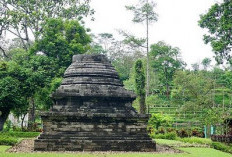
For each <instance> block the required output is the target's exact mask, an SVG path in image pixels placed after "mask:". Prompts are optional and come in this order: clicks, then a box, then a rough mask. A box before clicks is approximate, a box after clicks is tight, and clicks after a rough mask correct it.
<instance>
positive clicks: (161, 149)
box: [7, 139, 182, 154]
mask: <svg viewBox="0 0 232 157" xmlns="http://www.w3.org/2000/svg"><path fill="white" fill-rule="evenodd" d="M156 149H157V151H155V152H122V151H118V152H117V151H112V152H111V151H108V152H103V151H102V152H85V153H91V154H93V153H96V154H110V153H112V154H115V153H155V154H157V153H168V154H173V153H182V151H180V150H177V149H174V148H172V147H169V146H167V145H158V144H156ZM7 152H10V153H35V152H38V153H42V152H39V151H34V139H24V140H22V141H21V142H20V143H18V144H17V145H15V146H13V147H11V148H10V149H8V150H7ZM53 153H56V152H53ZM59 153H82V152H78V151H76V152H74V151H65V152H59Z"/></svg>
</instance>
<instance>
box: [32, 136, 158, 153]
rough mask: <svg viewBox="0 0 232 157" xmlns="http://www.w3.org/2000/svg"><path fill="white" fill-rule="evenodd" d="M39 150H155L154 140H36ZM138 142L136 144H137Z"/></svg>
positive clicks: (36, 148) (36, 147)
mask: <svg viewBox="0 0 232 157" xmlns="http://www.w3.org/2000/svg"><path fill="white" fill-rule="evenodd" d="M35 143H36V146H35V150H37V151H44V150H46V151H109V150H110V151H127V150H129V151H155V143H154V142H153V141H152V140H60V141H57V140H52V139H51V140H49V139H44V140H42V139H41V140H35ZM135 143H136V144H135Z"/></svg>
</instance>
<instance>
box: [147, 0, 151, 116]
mask: <svg viewBox="0 0 232 157" xmlns="http://www.w3.org/2000/svg"><path fill="white" fill-rule="evenodd" d="M147 3H148V1H147ZM148 24H149V23H148V13H147V17H146V26H147V46H146V47H147V71H146V72H147V85H146V99H147V97H148V96H149V91H150V90H149V88H150V74H149V70H150V69H149V36H148V34H149V27H148ZM147 113H150V106H149V105H148V106H147Z"/></svg>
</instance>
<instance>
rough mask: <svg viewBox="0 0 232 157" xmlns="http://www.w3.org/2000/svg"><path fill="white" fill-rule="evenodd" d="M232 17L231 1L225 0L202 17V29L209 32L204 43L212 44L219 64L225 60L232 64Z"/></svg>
mask: <svg viewBox="0 0 232 157" xmlns="http://www.w3.org/2000/svg"><path fill="white" fill-rule="evenodd" d="M231 16H232V1H231V0H224V1H223V2H222V3H216V4H214V5H213V6H212V7H211V8H210V9H209V10H208V12H207V13H206V14H204V15H201V16H200V18H201V19H200V21H199V25H200V27H202V28H206V29H208V31H209V33H208V34H207V35H204V41H205V43H206V44H208V43H210V44H211V46H212V48H213V51H214V53H215V54H216V60H217V62H218V63H222V62H223V60H227V61H229V62H230V63H232V60H231V48H232V38H231V36H232V31H231V30H232V20H231Z"/></svg>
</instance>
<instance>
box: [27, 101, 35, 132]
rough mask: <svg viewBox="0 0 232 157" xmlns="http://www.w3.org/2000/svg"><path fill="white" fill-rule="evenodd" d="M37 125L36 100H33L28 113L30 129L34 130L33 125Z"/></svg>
mask: <svg viewBox="0 0 232 157" xmlns="http://www.w3.org/2000/svg"><path fill="white" fill-rule="evenodd" d="M34 123H35V101H34V98H33V97H32V98H31V101H30V108H29V112H28V129H29V130H32V129H33V124H34Z"/></svg>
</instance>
